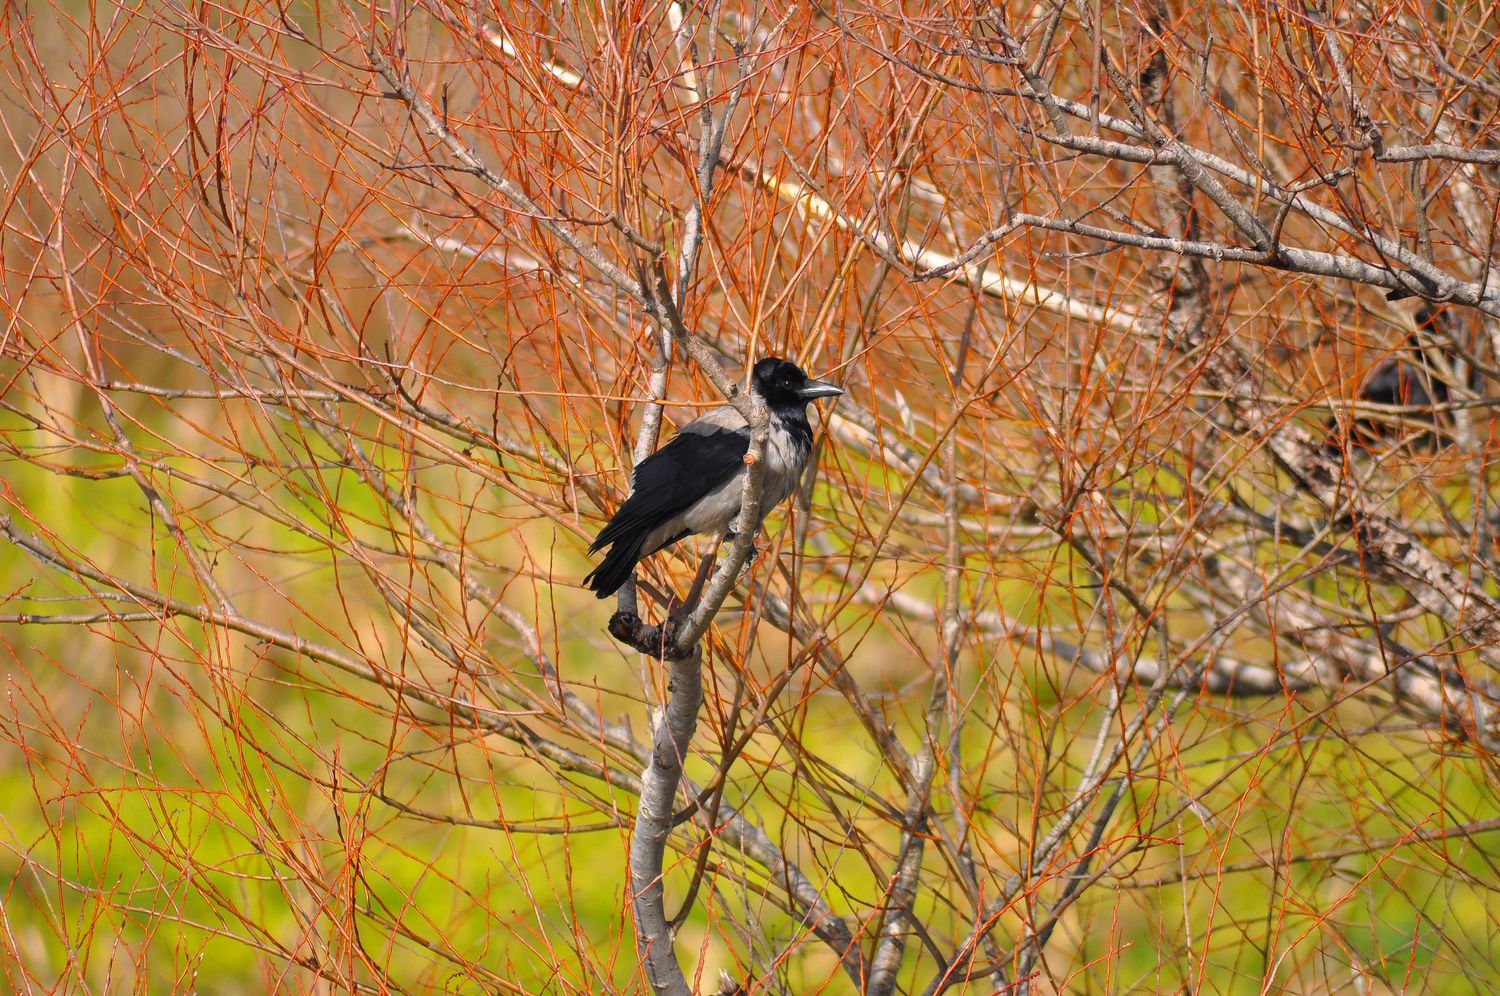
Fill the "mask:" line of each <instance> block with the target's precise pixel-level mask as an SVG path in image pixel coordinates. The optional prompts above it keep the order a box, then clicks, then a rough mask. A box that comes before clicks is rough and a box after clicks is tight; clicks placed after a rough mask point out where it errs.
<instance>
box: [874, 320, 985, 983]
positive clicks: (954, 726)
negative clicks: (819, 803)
mask: <svg viewBox="0 0 1500 996" xmlns="http://www.w3.org/2000/svg"><path fill="white" fill-rule="evenodd" d="M978 314H979V295H978V293H974V294H973V295H972V298H971V301H970V304H969V313H968V317H967V318H966V319H965V320H964V327H963V332H962V334H961V336H960V338H959V343H958V350H957V355H956V356H955V357H954V359H953V366H952V368H951V370H950V375H949V376H950V380H949V383H950V385H951V389H952V394H953V412H952V417H953V419H954V421H955V422H956V421H957V420H958V419H959V418H961V417H962V414H963V400H962V397H963V395H964V390H963V381H964V367H965V365H966V364H967V362H968V358H969V343H970V341H971V339H972V337H973V333H974V321H975V319H976V318H977V317H978ZM943 476H944V478H945V479H946V480H945V483H946V486H945V488H944V489H943V495H944V498H943V520H944V523H943V529H944V544H943V609H942V613H941V618H942V633H941V641H942V647H943V655H942V659H941V660H940V661H939V662H938V668H939V669H938V672H937V674H935V675H934V676H933V679H932V693H931V695H930V696H929V697H928V700H927V712H926V715H925V718H924V726H923V738H922V747H921V749H920V750H918V752H917V755H916V757H915V758H913V759H912V763H911V788H910V789H909V790H908V792H907V795H906V808H905V810H904V811H903V813H902V819H903V825H902V830H901V844H900V848H899V849H898V851H897V859H896V872H895V874H894V876H893V877H892V881H891V884H890V886H889V888H888V889H887V895H888V897H889V898H888V899H887V901H886V914H885V922H884V923H883V924H882V925H881V928H880V931H879V935H878V936H879V940H878V941H877V943H876V945H875V955H874V957H873V958H872V959H871V961H870V986H869V992H870V993H871V994H872V996H887V994H889V993H892V992H894V991H895V989H896V983H897V978H898V973H899V972H900V970H901V959H902V956H903V955H904V954H905V951H906V939H907V937H908V936H910V934H911V931H912V927H913V926H914V925H915V923H916V911H915V909H914V908H913V903H914V901H915V899H916V894H917V886H918V884H919V880H920V875H921V869H922V854H923V851H924V850H925V847H926V842H927V838H928V836H930V834H929V833H928V828H927V823H928V820H929V818H930V810H931V807H932V783H933V780H934V778H935V777H936V775H937V770H938V766H939V760H938V750H939V747H940V746H942V745H943V744H944V743H945V741H947V740H949V738H952V740H953V742H956V738H957V736H958V728H959V721H960V720H959V716H958V713H957V707H956V702H955V699H954V688H953V686H954V676H955V672H956V668H957V665H958V651H959V646H960V644H961V643H962V640H963V631H964V627H963V608H962V605H961V603H960V595H961V592H962V584H963V546H962V538H961V535H960V531H959V524H958V519H959V505H958V434H957V433H956V432H950V433H949V434H948V437H947V439H946V440H945V441H944V442H943ZM945 718H946V719H947V721H948V728H949V734H948V737H945V736H944V730H943V725H944V720H945ZM949 763H955V759H954V758H952V757H950V759H949Z"/></svg>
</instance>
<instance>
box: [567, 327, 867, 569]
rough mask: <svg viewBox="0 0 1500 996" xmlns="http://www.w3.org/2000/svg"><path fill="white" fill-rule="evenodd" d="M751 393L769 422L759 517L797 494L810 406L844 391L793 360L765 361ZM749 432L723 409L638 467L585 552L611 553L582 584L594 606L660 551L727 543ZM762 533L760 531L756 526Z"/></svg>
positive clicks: (737, 508) (729, 409) (682, 431)
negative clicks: (699, 539)
mask: <svg viewBox="0 0 1500 996" xmlns="http://www.w3.org/2000/svg"><path fill="white" fill-rule="evenodd" d="M750 389H751V390H752V391H754V392H755V393H756V394H758V395H760V397H761V399H762V400H764V401H765V403H766V408H767V411H768V414H769V415H770V420H771V422H770V430H771V432H770V438H769V439H767V441H766V457H765V459H766V463H765V471H764V473H763V475H762V477H761V496H760V517H761V519H764V518H765V516H766V513H767V512H769V511H770V510H771V509H772V508H774V507H775V506H776V505H778V504H780V503H781V502H782V501H783V500H785V499H786V497H787V496H788V495H790V494H791V493H792V492H793V491H794V490H796V488H797V482H798V480H799V479H800V478H801V477H802V468H803V467H804V466H805V465H806V464H807V455H808V453H809V451H810V450H811V449H812V426H810V425H808V422H807V405H808V402H810V401H812V400H813V399H814V398H831V397H835V396H836V395H840V394H843V393H844V391H843V388H840V387H838V386H836V385H834V384H830V383H827V382H826V381H821V380H812V379H810V378H809V377H808V376H807V374H805V373H803V372H802V368H801V367H799V366H797V364H795V363H793V362H792V361H791V360H785V359H782V358H781V357H778V356H768V357H766V358H765V359H763V360H761V361H760V362H759V363H757V364H756V365H755V371H754V373H753V374H752V375H751V380H750ZM749 449H750V427H749V425H747V424H746V422H745V420H744V419H743V418H742V417H741V416H740V413H739V412H737V411H735V410H734V408H733V406H731V405H720V406H719V407H718V408H715V409H714V410H713V411H711V412H709V413H708V414H706V415H704V416H703V417H702V418H699V419H695V420H694V421H692V422H689V423H688V424H687V425H685V426H683V427H682V428H681V429H679V430H677V434H676V435H675V436H673V437H672V438H671V439H670V440H669V441H668V442H667V445H665V446H663V447H662V448H661V449H659V450H657V451H656V452H655V453H653V454H651V455H650V456H649V457H647V458H646V459H644V460H642V461H641V464H640V466H639V467H636V468H635V474H634V475H633V476H632V477H631V491H630V497H629V498H626V499H625V504H623V505H621V506H620V510H619V511H618V512H616V513H615V517H614V518H613V519H610V520H609V524H608V525H606V526H605V527H604V528H603V530H601V531H600V533H599V536H598V537H597V538H596V539H595V540H594V543H593V545H592V546H590V547H589V552H590V553H597V552H599V551H600V550H602V549H604V548H605V547H606V546H607V547H609V552H608V553H606V554H605V555H604V560H603V561H602V562H601V563H600V564H599V566H598V567H596V568H594V570H593V571H591V572H590V573H589V575H588V577H586V578H584V579H583V583H584V584H585V585H587V586H588V587H589V588H590V589H592V590H593V592H594V594H595V595H597V596H598V597H599V598H607V597H609V596H610V595H612V594H614V593H615V592H616V591H617V590H618V589H619V588H620V586H621V585H623V584H624V583H625V582H626V581H628V580H630V577H631V575H632V573H633V572H634V571H635V565H636V564H637V563H638V562H640V560H641V558H642V557H646V556H649V555H651V554H653V553H655V552H656V551H657V550H660V549H661V548H662V547H665V546H669V545H671V544H673V543H676V542H677V541H678V540H680V539H682V538H683V537H685V536H691V535H694V534H697V533H717V534H719V535H723V536H728V535H730V534H731V532H730V531H731V529H732V528H733V526H734V522H735V520H736V519H737V518H738V517H739V514H740V495H741V494H742V493H743V489H744V486H745V454H746V453H747V452H748V451H749ZM755 528H756V529H759V528H760V523H759V522H757V523H756V524H755Z"/></svg>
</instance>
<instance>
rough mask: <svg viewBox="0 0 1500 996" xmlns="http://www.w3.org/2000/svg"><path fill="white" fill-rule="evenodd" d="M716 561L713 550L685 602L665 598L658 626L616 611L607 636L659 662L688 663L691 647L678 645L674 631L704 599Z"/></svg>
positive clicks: (632, 613)
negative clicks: (662, 616)
mask: <svg viewBox="0 0 1500 996" xmlns="http://www.w3.org/2000/svg"><path fill="white" fill-rule="evenodd" d="M717 560H718V552H717V551H715V552H713V553H710V554H709V555H708V557H707V558H705V559H704V561H703V562H702V563H701V564H699V565H698V573H697V575H696V576H695V577H694V578H693V586H692V587H691V588H689V589H688V595H687V600H686V601H684V602H679V601H677V598H676V597H675V596H669V597H668V600H667V618H666V619H665V620H664V621H663V622H662V624H661V625H660V626H652V625H650V624H648V623H646V622H645V621H643V620H642V619H641V617H640V616H638V615H636V614H635V613H634V612H623V611H622V612H616V613H615V614H614V615H612V616H610V617H609V635H610V636H612V637H614V638H615V639H616V640H618V641H620V642H621V643H623V644H625V645H626V646H627V647H630V648H631V649H632V650H637V651H639V652H641V653H643V654H649V655H651V656H652V657H655V658H656V659H657V660H659V661H684V660H687V659H688V658H689V657H691V656H692V654H693V648H692V647H679V646H678V645H677V631H678V630H679V629H680V628H681V626H682V623H683V621H684V620H685V619H687V618H688V616H690V615H692V614H693V610H694V609H695V608H697V607H698V600H699V599H700V598H702V597H703V585H704V583H705V582H706V581H707V580H708V576H709V574H710V573H712V572H713V569H714V563H715V561H717ZM653 591H654V589H653Z"/></svg>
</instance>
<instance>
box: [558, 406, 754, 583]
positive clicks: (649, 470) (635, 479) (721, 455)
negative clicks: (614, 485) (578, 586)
mask: <svg viewBox="0 0 1500 996" xmlns="http://www.w3.org/2000/svg"><path fill="white" fill-rule="evenodd" d="M749 449H750V431H749V429H743V428H742V429H738V430H736V429H723V428H715V429H713V430H712V431H708V432H704V431H702V430H701V429H700V428H698V427H697V423H692V424H689V425H687V426H684V427H683V430H682V431H681V432H679V433H677V435H675V436H673V437H672V438H671V439H670V440H669V441H668V442H667V445H665V446H663V447H662V448H661V449H659V450H657V451H656V452H655V453H653V454H651V455H650V456H649V457H647V458H646V459H645V460H642V461H641V464H640V466H639V467H637V468H636V469H635V474H634V475H633V476H632V478H631V485H632V489H631V492H630V497H629V498H626V499H625V503H624V504H623V505H621V506H620V509H619V511H617V512H616V513H615V516H614V518H612V519H610V520H609V524H608V525H606V526H605V527H604V528H603V529H602V530H600V532H599V535H598V536H597V537H596V538H595V539H594V542H593V544H592V545H591V546H590V547H589V552H590V553H598V552H599V551H600V550H602V549H604V548H605V547H606V546H608V547H609V548H610V550H609V553H607V554H605V555H604V560H603V561H601V562H600V564H599V566H598V567H596V568H594V570H593V571H591V572H590V573H589V575H588V576H587V577H585V578H584V579H583V583H584V584H585V585H586V586H588V587H589V588H590V589H591V590H592V591H593V592H594V594H595V595H597V596H598V597H599V598H608V597H609V596H610V595H612V594H614V593H615V591H616V590H618V589H619V587H620V586H621V585H622V584H624V583H625V582H626V581H628V580H629V579H630V572H631V571H632V570H634V569H635V565H636V562H637V561H639V560H640V559H641V558H642V557H645V556H649V555H650V554H653V553H655V552H656V549H660V548H661V546H666V545H667V544H669V543H674V542H676V541H677V540H679V539H681V538H682V536H681V535H678V536H674V537H670V538H668V540H667V541H666V543H663V544H661V546H658V547H657V548H656V549H653V550H646V549H643V546H644V545H645V542H646V536H647V534H648V533H650V532H651V531H652V530H653V529H655V528H657V527H658V526H660V525H661V524H662V523H664V522H668V521H670V520H671V519H672V518H673V517H675V516H678V515H681V514H682V513H683V512H686V511H687V510H688V509H689V508H691V507H692V506H693V505H695V504H696V503H697V502H698V501H699V500H701V499H702V498H703V497H704V496H705V495H707V494H708V493H709V492H711V491H713V490H714V489H715V488H718V487H719V486H720V485H722V484H724V482H725V481H727V480H729V478H730V477H732V476H733V475H734V474H735V473H736V472H737V471H740V470H742V469H743V468H744V466H745V453H746V452H747V451H748V450H749Z"/></svg>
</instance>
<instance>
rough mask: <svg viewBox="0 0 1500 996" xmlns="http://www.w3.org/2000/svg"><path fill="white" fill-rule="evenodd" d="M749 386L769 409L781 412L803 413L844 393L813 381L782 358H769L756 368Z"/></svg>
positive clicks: (826, 383)
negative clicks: (814, 402)
mask: <svg viewBox="0 0 1500 996" xmlns="http://www.w3.org/2000/svg"><path fill="white" fill-rule="evenodd" d="M750 386H751V388H753V389H754V391H755V393H756V394H759V395H760V396H761V397H762V398H765V399H766V404H767V405H770V406H771V407H772V408H782V409H785V408H797V409H801V408H803V407H805V406H806V405H807V403H808V402H809V401H812V400H813V399H814V398H832V397H835V396H837V395H840V394H843V393H844V389H843V388H841V387H839V386H838V385H836V384H830V383H828V382H827V381H822V380H813V379H811V378H810V377H808V376H807V374H805V373H803V372H802V368H801V367H799V366H797V364H795V363H793V362H792V361H791V360H784V359H782V358H781V357H779V356H767V357H766V358H765V359H763V360H761V361H760V362H759V363H757V364H756V365H755V373H754V375H753V376H752V378H751V381H750Z"/></svg>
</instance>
